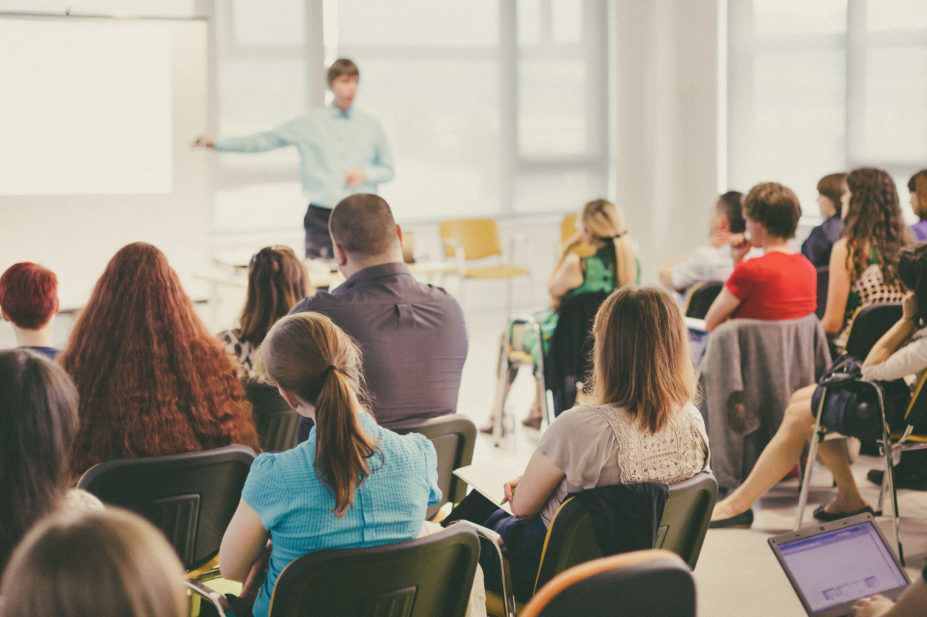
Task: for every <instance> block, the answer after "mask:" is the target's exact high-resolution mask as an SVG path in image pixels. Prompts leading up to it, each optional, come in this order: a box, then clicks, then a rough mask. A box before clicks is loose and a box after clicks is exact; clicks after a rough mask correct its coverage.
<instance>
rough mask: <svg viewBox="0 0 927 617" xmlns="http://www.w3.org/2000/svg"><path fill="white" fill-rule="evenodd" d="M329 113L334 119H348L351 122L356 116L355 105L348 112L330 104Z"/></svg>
mask: <svg viewBox="0 0 927 617" xmlns="http://www.w3.org/2000/svg"><path fill="white" fill-rule="evenodd" d="M328 110H329V113H331V116H332V118H348V119H349V120H350V119H351V118H352V117H353V116H354V105H351V106H350V107H348V108H347V109H346V110H344V111H341V110H340V109H338V108H337V107H335V104H334V103H331V104H329V106H328Z"/></svg>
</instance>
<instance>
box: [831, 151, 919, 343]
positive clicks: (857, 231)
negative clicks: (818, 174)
mask: <svg viewBox="0 0 927 617" xmlns="http://www.w3.org/2000/svg"><path fill="white" fill-rule="evenodd" d="M847 187H848V188H847V191H845V192H844V193H843V197H842V198H841V205H842V207H841V216H842V217H843V232H842V234H841V237H840V239H839V240H837V242H835V243H834V247H833V250H832V251H831V255H830V268H829V276H828V282H827V305H826V309H825V311H824V316H823V317H822V318H821V325H822V326H823V327H824V331H825V332H827V334H829V335H833V336H834V345H835V346H836V347H837V348H838V349H839V348H842V347H843V345H844V344H845V343H846V336H847V333H848V332H849V329H850V321H851V320H852V318H853V314H854V313H855V312H856V311H857V309H859V308H862V307H864V306H868V305H869V304H872V303H873V302H901V299H902V298H903V297H904V294H905V288H904V285H903V284H902V283H901V281H900V280H899V278H898V255H899V253H901V248H902V247H903V246H905V245H906V244H909V243H910V242H911V240H913V238H912V237H911V235H910V233H909V232H908V230H907V228H906V227H905V224H904V219H903V217H902V214H901V205H900V204H899V202H898V192H897V190H896V189H895V181H894V180H892V177H891V176H890V175H888V172H885V171H883V170H881V169H874V168H871V167H862V168H860V169H854V170H853V171H851V172H850V174H849V175H848V176H847Z"/></svg>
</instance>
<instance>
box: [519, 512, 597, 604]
mask: <svg viewBox="0 0 927 617" xmlns="http://www.w3.org/2000/svg"><path fill="white" fill-rule="evenodd" d="M601 556H602V549H600V548H599V543H598V541H597V540H596V537H595V531H594V530H593V528H592V516H591V515H590V514H589V511H588V510H586V508H585V507H584V506H583V505H582V503H581V502H580V501H579V499H577V498H576V497H568V498H567V499H566V501H564V502H563V503H562V504H560V508H559V509H558V510H557V512H556V513H555V514H554V518H553V520H552V521H551V522H550V527H549V528H548V530H547V537H546V538H545V539H544V548H543V551H542V553H541V563H540V566H539V567H538V575H537V579H536V580H535V583H534V589H535V591H536V590H538V589H540V588H541V587H542V586H543V585H545V584H546V583H547V581H549V580H551V579H552V578H553V577H555V576H556V575H558V574H560V573H561V572H563V571H564V570H566V569H568V568H572V567H573V566H575V565H577V564H581V563H585V562H587V561H590V560H592V559H596V558H598V557H601Z"/></svg>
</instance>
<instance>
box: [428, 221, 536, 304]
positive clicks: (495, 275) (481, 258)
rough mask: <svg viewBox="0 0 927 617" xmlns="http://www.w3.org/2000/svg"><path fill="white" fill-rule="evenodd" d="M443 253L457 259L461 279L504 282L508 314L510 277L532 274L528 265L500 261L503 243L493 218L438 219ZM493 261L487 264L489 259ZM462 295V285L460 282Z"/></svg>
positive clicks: (510, 288)
mask: <svg viewBox="0 0 927 617" xmlns="http://www.w3.org/2000/svg"><path fill="white" fill-rule="evenodd" d="M439 232H440V235H441V243H442V245H443V246H444V256H445V257H446V258H448V259H454V260H456V262H457V272H458V274H459V275H460V277H461V281H462V282H463V281H465V280H466V279H486V280H493V279H495V280H504V281H507V285H506V297H505V310H506V314H510V313H511V305H512V279H515V278H518V277H520V276H526V275H527V276H529V277H530V276H531V271H530V270H528V269H527V268H522V267H520V266H515V265H513V264H509V263H505V262H501V261H498V260H501V259H502V258H503V251H502V243H501V241H500V240H499V228H498V227H497V226H496V221H494V220H493V219H456V220H451V221H441V224H440V226H439ZM491 259H492V260H495V261H494V262H492V263H489V261H488V260H491ZM461 295H463V284H461Z"/></svg>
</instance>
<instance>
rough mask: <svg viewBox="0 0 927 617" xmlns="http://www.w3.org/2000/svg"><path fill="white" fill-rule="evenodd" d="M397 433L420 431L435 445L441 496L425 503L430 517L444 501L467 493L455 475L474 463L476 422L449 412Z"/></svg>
mask: <svg viewBox="0 0 927 617" xmlns="http://www.w3.org/2000/svg"><path fill="white" fill-rule="evenodd" d="M395 430H396V432H397V433H421V434H422V435H424V436H425V437H427V438H428V439H430V440H431V443H432V444H434V447H435V452H437V454H438V486H439V487H440V488H441V493H442V494H443V495H444V497H443V498H442V501H441V503H439V504H437V505H434V506H428V515H427V516H428V518H431V517H432V516H434V515H435V513H436V512H437V511H438V510H439V509H440V508H441V506H443V505H444V504H445V503H447V502H448V501H450V502H451V503H459V502H460V501H461V500H462V499H463V498H464V497H466V495H467V483H466V482H464V481H463V480H461V479H460V478H458V477H457V476H455V475H454V470H455V469H460V468H461V467H465V466H467V465H469V464H470V463H472V462H473V448H474V446H475V445H476V425H475V424H474V423H473V420H471V419H470V418H468V417H466V416H463V415H459V414H451V415H446V416H438V417H437V418H429V419H427V420H424V421H422V422H421V423H420V424H416V425H414V426H404V427H402V428H397V429H395Z"/></svg>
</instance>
